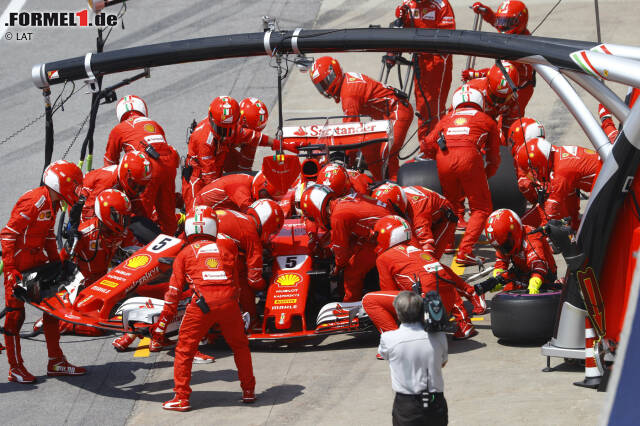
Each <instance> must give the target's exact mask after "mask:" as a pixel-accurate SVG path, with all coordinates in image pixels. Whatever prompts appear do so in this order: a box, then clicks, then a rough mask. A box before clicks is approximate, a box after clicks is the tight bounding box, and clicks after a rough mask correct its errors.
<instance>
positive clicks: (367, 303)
mask: <svg viewBox="0 0 640 426" xmlns="http://www.w3.org/2000/svg"><path fill="white" fill-rule="evenodd" d="M376 266H377V267H378V272H379V274H380V291H374V292H371V293H367V294H366V295H365V296H364V298H363V299H362V307H363V308H364V309H365V311H366V312H367V315H369V318H371V321H373V323H374V324H375V326H376V327H377V328H378V329H379V330H380V331H381V332H385V331H389V330H395V329H396V328H398V326H397V315H396V312H395V309H394V308H393V299H395V297H396V296H397V295H398V293H400V291H403V290H409V291H411V290H412V286H413V284H414V283H415V280H416V278H417V279H419V280H420V284H421V288H422V293H427V292H429V291H432V290H434V291H438V292H439V293H440V296H441V298H442V303H443V304H444V307H445V309H446V310H447V312H449V313H452V314H453V315H454V317H455V318H456V320H458V321H459V322H468V321H469V318H468V317H467V314H466V312H465V310H464V307H463V305H462V299H461V298H460V296H459V295H458V292H457V291H456V290H455V288H454V285H455V287H460V288H464V289H466V290H468V291H469V292H473V288H471V286H469V285H468V284H467V283H466V282H464V280H463V279H462V278H460V277H459V276H458V275H456V274H455V273H454V272H453V271H451V270H450V269H449V268H447V267H446V266H444V265H442V264H440V263H439V262H438V261H437V260H436V259H435V258H434V257H433V256H431V255H430V254H429V253H426V252H424V251H422V250H420V249H419V248H417V247H415V246H413V245H410V244H398V245H396V246H393V247H391V248H390V249H388V250H387V251H385V252H384V253H382V254H380V255H379V256H378V258H377V259H376ZM445 280H447V281H445ZM452 283H455V284H452Z"/></svg>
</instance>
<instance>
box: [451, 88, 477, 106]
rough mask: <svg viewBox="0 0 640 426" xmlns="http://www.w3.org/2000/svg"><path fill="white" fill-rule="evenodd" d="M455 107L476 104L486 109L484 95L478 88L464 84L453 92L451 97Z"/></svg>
mask: <svg viewBox="0 0 640 426" xmlns="http://www.w3.org/2000/svg"><path fill="white" fill-rule="evenodd" d="M451 105H452V106H453V109H456V108H458V107H459V106H463V105H476V106H478V107H479V108H480V110H481V111H484V95H483V94H482V92H481V91H479V90H478V89H474V88H473V87H471V86H470V85H468V84H463V85H462V86H460V87H459V88H458V90H456V91H455V92H454V93H453V99H451Z"/></svg>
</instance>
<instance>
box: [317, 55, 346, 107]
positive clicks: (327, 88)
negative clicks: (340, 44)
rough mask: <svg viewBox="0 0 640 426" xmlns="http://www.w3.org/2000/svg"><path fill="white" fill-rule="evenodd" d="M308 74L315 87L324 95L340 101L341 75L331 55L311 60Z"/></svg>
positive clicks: (338, 66)
mask: <svg viewBox="0 0 640 426" xmlns="http://www.w3.org/2000/svg"><path fill="white" fill-rule="evenodd" d="M309 74H310V76H311V81H313V84H315V86H316V89H318V91H319V92H320V93H321V94H322V95H323V96H324V97H326V98H334V99H335V101H336V102H339V101H340V87H341V86H342V77H343V75H342V69H341V68H340V63H339V62H338V61H336V60H335V59H333V58H332V57H331V56H322V57H320V58H318V59H316V60H315V61H314V62H313V66H312V67H311V69H310V70H309Z"/></svg>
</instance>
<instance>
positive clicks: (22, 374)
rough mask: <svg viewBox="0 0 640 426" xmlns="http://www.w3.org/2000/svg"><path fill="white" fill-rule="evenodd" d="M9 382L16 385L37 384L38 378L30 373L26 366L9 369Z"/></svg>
mask: <svg viewBox="0 0 640 426" xmlns="http://www.w3.org/2000/svg"><path fill="white" fill-rule="evenodd" d="M9 381H10V382H16V383H35V381H36V377H35V376H34V375H33V374H31V373H29V372H28V371H27V369H26V368H24V365H22V364H20V365H18V366H17V367H11V368H9Z"/></svg>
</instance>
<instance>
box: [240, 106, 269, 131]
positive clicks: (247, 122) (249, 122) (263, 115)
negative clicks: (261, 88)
mask: <svg viewBox="0 0 640 426" xmlns="http://www.w3.org/2000/svg"><path fill="white" fill-rule="evenodd" d="M268 119H269V111H268V110H267V106H266V105H265V104H264V102H262V101H261V100H260V99H257V98H246V99H243V100H242V102H240V124H241V125H242V126H243V127H248V128H249V129H252V130H262V129H264V127H265V126H266V125H267V120H268Z"/></svg>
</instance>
